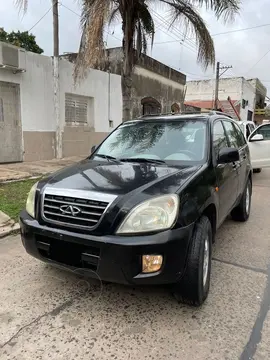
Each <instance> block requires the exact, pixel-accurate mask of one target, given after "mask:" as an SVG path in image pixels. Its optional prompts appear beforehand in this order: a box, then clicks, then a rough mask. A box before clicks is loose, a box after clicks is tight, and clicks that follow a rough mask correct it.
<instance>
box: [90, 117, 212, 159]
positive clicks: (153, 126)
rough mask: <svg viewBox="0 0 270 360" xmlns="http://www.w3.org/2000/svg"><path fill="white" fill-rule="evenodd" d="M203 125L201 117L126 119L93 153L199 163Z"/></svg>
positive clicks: (203, 153)
mask: <svg viewBox="0 0 270 360" xmlns="http://www.w3.org/2000/svg"><path fill="white" fill-rule="evenodd" d="M206 126H207V123H206V121H205V120H203V119H192V120H190V119H181V120H169V121H168V120H166V121H162V120H158V121H157V120H137V121H131V122H127V123H124V124H123V125H121V126H120V127H119V128H118V129H116V130H115V131H114V132H113V133H112V134H111V135H110V136H109V137H108V138H107V139H106V140H105V141H104V142H103V144H102V145H101V146H100V147H99V149H98V150H97V151H96V153H95V154H94V155H93V157H96V155H98V157H100V155H102V156H103V157H104V155H109V156H110V157H113V158H116V159H119V160H129V159H131V160H132V158H133V159H134V158H137V159H138V158H144V159H152V160H163V161H165V162H171V161H172V162H185V163H190V162H192V163H193V162H196V163H198V162H199V163H201V162H203V161H204V159H205V156H206V133H207V132H206ZM105 159H106V158H105Z"/></svg>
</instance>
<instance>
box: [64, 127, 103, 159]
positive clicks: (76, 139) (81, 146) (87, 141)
mask: <svg viewBox="0 0 270 360" xmlns="http://www.w3.org/2000/svg"><path fill="white" fill-rule="evenodd" d="M107 135H108V133H106V132H94V131H93V130H92V128H91V127H89V126H65V128H64V134H63V157H69V156H77V155H88V154H90V150H91V147H92V146H93V145H98V144H99V143H100V142H101V141H103V140H104V139H105V137H106V136H107Z"/></svg>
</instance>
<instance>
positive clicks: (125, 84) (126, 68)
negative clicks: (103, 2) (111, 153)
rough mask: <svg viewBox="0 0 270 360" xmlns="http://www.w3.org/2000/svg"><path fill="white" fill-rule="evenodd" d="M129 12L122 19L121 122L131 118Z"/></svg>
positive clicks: (131, 45) (131, 32) (131, 40)
mask: <svg viewBox="0 0 270 360" xmlns="http://www.w3.org/2000/svg"><path fill="white" fill-rule="evenodd" d="M129 15H130V14H127V13H126V16H125V19H123V20H124V21H123V33H124V37H123V52H124V64H123V72H122V98H123V122H124V121H127V120H130V119H131V111H132V70H133V56H134V53H133V33H134V32H133V24H132V18H131V16H129Z"/></svg>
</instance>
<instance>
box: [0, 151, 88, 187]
mask: <svg viewBox="0 0 270 360" xmlns="http://www.w3.org/2000/svg"><path fill="white" fill-rule="evenodd" d="M83 158H85V156H79V157H78V156H73V157H69V158H64V159H60V160H59V159H53V160H40V161H32V162H22V163H14V164H0V183H2V182H5V181H11V180H22V179H27V178H31V177H35V176H41V175H46V174H50V173H53V172H55V171H57V170H59V169H61V168H62V167H65V166H68V165H72V164H73V163H75V162H78V161H80V160H82V159H83Z"/></svg>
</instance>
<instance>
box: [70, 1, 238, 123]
mask: <svg viewBox="0 0 270 360" xmlns="http://www.w3.org/2000/svg"><path fill="white" fill-rule="evenodd" d="M240 1H241V0H82V16H81V26H82V38H81V44H80V49H79V56H78V59H77V64H76V67H75V77H76V76H79V74H83V71H84V69H85V68H87V67H98V66H100V65H101V64H102V62H103V61H104V60H105V49H104V42H103V34H104V27H105V26H106V25H110V24H111V23H112V22H113V21H114V20H116V21H117V20H118V21H119V20H120V21H121V22H122V31H123V41H122V46H123V54H124V63H123V72H122V94H123V120H128V119H129V118H130V113H131V89H132V71H133V67H134V65H135V62H136V60H137V58H138V57H139V56H140V55H141V54H142V53H146V51H147V38H150V39H151V41H152V45H153V40H154V35H155V24H154V19H153V17H152V14H151V8H149V5H150V4H152V5H153V6H155V5H163V6H164V8H165V10H169V11H170V12H171V25H173V24H174V23H175V22H178V23H180V25H186V26H188V27H190V28H191V30H192V31H193V32H194V33H195V36H196V41H197V44H198V57H197V60H198V62H199V63H201V64H202V65H203V67H204V68H207V67H208V66H209V65H214V63H215V49H214V43H213V40H212V38H211V35H210V33H209V31H208V29H207V26H206V24H205V22H204V21H203V19H202V18H201V16H200V15H199V13H198V11H197V10H196V8H197V7H202V6H206V8H208V9H211V10H213V11H214V13H215V15H216V17H217V18H221V17H222V18H223V19H224V20H225V21H227V20H231V19H233V17H234V16H235V15H236V14H237V13H238V11H239V6H240ZM166 8H167V9H166ZM134 49H136V52H135V51H134Z"/></svg>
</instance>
